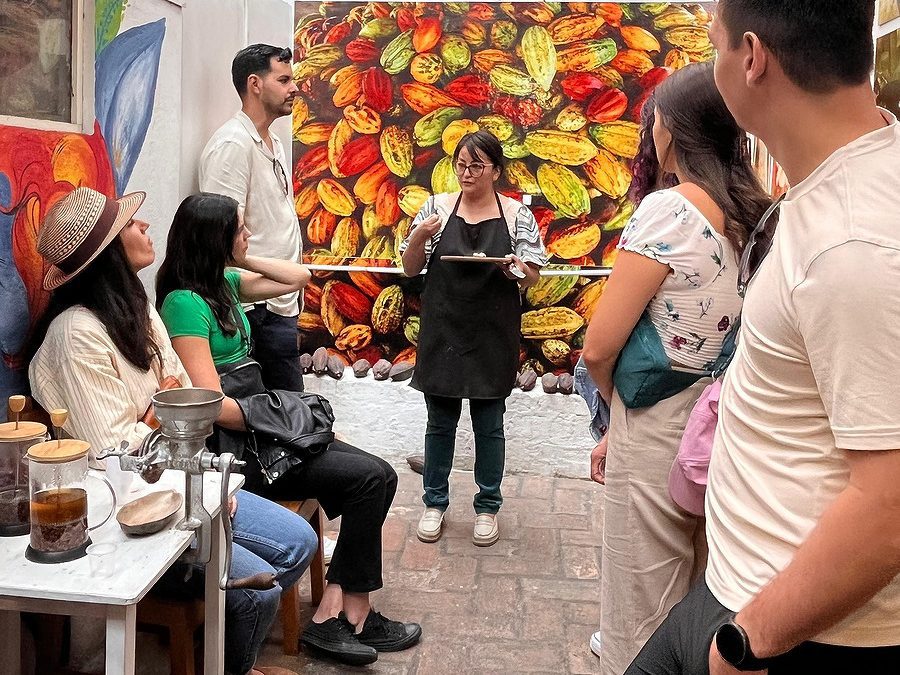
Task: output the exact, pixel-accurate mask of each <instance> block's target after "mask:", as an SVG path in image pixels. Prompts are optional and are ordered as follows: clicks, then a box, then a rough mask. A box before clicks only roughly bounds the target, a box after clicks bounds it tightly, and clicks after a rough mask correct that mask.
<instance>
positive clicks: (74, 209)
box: [37, 187, 145, 291]
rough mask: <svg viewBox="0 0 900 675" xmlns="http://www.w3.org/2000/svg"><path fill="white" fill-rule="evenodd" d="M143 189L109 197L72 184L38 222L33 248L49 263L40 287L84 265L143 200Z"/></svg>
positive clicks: (59, 282)
mask: <svg viewBox="0 0 900 675" xmlns="http://www.w3.org/2000/svg"><path fill="white" fill-rule="evenodd" d="M144 196H145V193H143V192H132V193H131V194H127V195H125V196H124V197H122V198H121V199H109V198H108V197H106V196H105V195H103V194H101V193H100V192H97V191H96V190H92V189H91V188H87V187H79V188H75V190H74V191H72V192H71V193H70V194H68V195H67V196H65V197H64V198H63V199H61V200H60V201H59V202H57V203H56V205H55V206H54V207H53V208H52V209H50V211H49V212H48V213H47V215H46V216H45V217H44V222H43V223H42V224H41V231H40V233H39V234H38V241H37V251H38V253H40V255H41V257H42V258H44V260H46V261H47V262H48V263H50V269H49V270H48V271H47V275H46V276H45V277H44V288H45V289H46V290H48V291H52V290H54V289H56V288H59V287H60V286H62V285H63V284H64V283H66V282H67V281H69V280H71V279H72V278H73V277H75V276H76V275H77V274H78V273H79V272H81V271H82V270H83V269H84V268H85V267H87V266H88V265H89V264H91V262H92V261H93V260H94V259H95V258H96V257H97V256H98V255H100V253H101V252H102V251H103V250H104V249H105V248H106V247H107V246H109V245H110V243H112V241H113V239H115V238H116V237H117V236H119V232H121V231H122V229H123V228H124V227H125V226H126V225H127V224H128V223H130V222H131V219H132V218H133V217H134V214H135V213H137V210H138V209H139V208H140V207H141V204H143V203H144Z"/></svg>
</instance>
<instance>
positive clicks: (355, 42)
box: [292, 0, 712, 376]
mask: <svg viewBox="0 0 900 675" xmlns="http://www.w3.org/2000/svg"><path fill="white" fill-rule="evenodd" d="M710 9H711V5H710V4H709V3H673V2H657V3H609V2H602V3H601V2H598V3H594V2H568V3H567V2H561V3H553V2H546V3H544V2H542V3H483V2H477V3H475V2H472V3H469V2H447V3H416V2H403V1H399V2H391V3H385V2H361V1H357V0H350V1H347V2H306V1H301V2H296V3H295V20H296V25H297V30H296V31H295V44H294V55H295V61H294V64H293V72H294V79H295V82H296V83H297V86H298V87H299V88H300V93H299V95H298V96H297V98H296V99H295V101H294V106H293V119H292V137H293V142H294V143H293V158H294V165H293V181H292V183H293V187H294V203H295V206H296V211H297V216H298V218H299V223H300V231H301V233H302V235H303V245H304V260H305V261H306V262H308V263H314V264H318V265H347V266H350V267H351V268H352V270H353V271H350V272H347V271H338V270H334V269H324V270H316V271H315V278H314V284H315V285H310V286H309V287H308V289H307V292H306V305H305V307H304V308H303V311H302V313H301V315H300V317H299V319H298V328H299V330H300V331H301V332H302V333H303V335H304V341H305V342H304V345H305V349H306V350H309V351H310V352H312V351H313V350H314V349H315V348H316V347H320V346H321V347H325V348H327V349H329V350H331V351H330V352H329V353H330V354H331V355H332V356H335V357H336V358H339V359H341V360H342V362H347V363H353V362H355V361H357V360H361V359H365V360H367V361H368V362H369V363H371V364H375V363H376V362H378V361H379V360H381V359H384V358H386V359H388V361H387V363H396V359H398V358H400V357H402V358H401V361H402V362H403V363H407V362H412V361H413V360H414V355H415V344H416V342H417V341H418V329H419V313H420V302H419V299H418V297H419V293H420V291H421V287H422V279H421V278H418V279H407V278H405V277H403V276H401V275H398V274H395V273H393V272H395V271H397V268H398V265H399V264H400V247H401V246H402V244H403V241H404V239H405V238H406V237H407V236H408V234H409V232H410V231H411V226H412V219H413V218H414V217H415V215H416V214H417V213H418V211H419V209H420V208H421V207H422V205H423V204H425V203H426V202H427V200H428V199H429V198H430V197H431V195H433V194H438V193H443V192H456V191H458V190H459V180H458V178H457V176H456V173H455V170H454V164H453V159H452V156H453V153H454V152H455V150H456V148H457V145H458V143H459V141H460V139H461V138H462V137H463V136H464V135H465V134H467V133H470V132H472V131H475V130H479V129H483V130H486V131H489V132H490V133H492V134H494V135H495V136H496V137H497V138H498V140H500V142H501V145H502V147H503V154H504V156H505V157H506V158H507V159H508V160H509V161H508V166H507V170H506V172H505V174H504V177H502V178H501V180H500V183H499V189H500V190H501V191H503V192H504V193H505V194H508V195H509V196H512V197H514V198H522V197H523V196H524V195H529V196H530V197H531V209H532V212H533V213H534V215H535V218H536V219H537V221H538V225H539V228H540V231H541V234H542V236H543V237H544V241H545V244H546V246H547V249H548V253H549V254H550V256H551V264H552V265H554V266H556V268H557V269H563V270H566V271H577V270H578V269H580V268H582V267H602V266H608V265H610V264H611V263H612V262H613V261H614V260H615V254H616V243H617V241H618V236H619V234H620V232H621V230H622V228H624V226H625V225H626V224H627V222H628V220H629V219H630V218H631V216H632V215H633V213H634V204H633V203H631V202H630V201H629V200H628V191H629V189H630V187H631V184H632V174H631V164H632V160H633V158H634V157H635V155H636V154H637V152H638V148H639V143H640V129H639V126H638V123H639V121H640V114H641V109H642V107H643V105H644V104H645V103H646V101H647V99H648V97H649V95H650V93H651V92H652V90H653V88H654V87H655V86H657V85H658V84H659V83H660V82H662V81H663V80H664V79H665V78H666V77H668V76H669V75H670V74H671V73H672V72H673V71H675V70H677V69H679V68H683V67H685V66H686V65H688V64H690V63H693V62H695V61H701V60H706V59H709V58H711V56H712V46H711V44H710V42H709V36H708V26H709V21H710V13H709V10H710ZM604 284H605V280H604V279H602V278H597V277H589V278H588V277H578V276H574V275H567V276H546V277H544V278H542V279H541V281H540V282H539V283H538V284H537V285H536V286H534V287H533V288H531V289H529V291H528V292H527V293H526V294H525V299H524V308H523V309H524V310H525V313H524V314H523V317H522V336H523V341H522V345H523V350H524V351H523V353H522V355H521V356H520V360H521V361H522V362H524V363H527V364H529V368H530V369H531V370H533V371H534V372H535V373H536V374H537V375H538V376H539V375H541V374H543V373H544V372H554V373H557V374H558V373H560V372H561V371H562V370H563V369H565V368H568V367H569V365H570V364H571V363H572V362H573V359H574V358H577V354H578V351H579V350H580V349H581V347H582V343H583V336H584V329H585V326H586V324H587V322H588V321H590V319H591V317H592V315H593V310H594V307H595V305H596V302H597V300H598V298H599V297H600V295H601V294H602V291H603V287H604ZM385 374H387V373H385Z"/></svg>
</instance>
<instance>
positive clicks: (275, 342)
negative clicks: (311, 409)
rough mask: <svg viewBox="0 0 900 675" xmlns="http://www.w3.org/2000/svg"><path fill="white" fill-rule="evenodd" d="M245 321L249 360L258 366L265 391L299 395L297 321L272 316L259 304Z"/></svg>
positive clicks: (293, 318)
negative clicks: (252, 359) (275, 390)
mask: <svg viewBox="0 0 900 675" xmlns="http://www.w3.org/2000/svg"><path fill="white" fill-rule="evenodd" d="M247 320H248V321H249V322H250V336H251V338H252V339H253V358H254V359H256V360H257V361H258V362H259V365H260V366H262V376H263V382H264V383H265V385H266V388H267V389H285V390H287V391H303V371H302V370H301V368H300V348H299V347H298V343H297V341H298V339H299V333H298V331H297V317H296V316H281V315H280V314H275V312H270V311H269V310H268V309H266V305H265V303H261V304H258V305H255V306H254V307H253V309H251V310H250V311H248V312H247Z"/></svg>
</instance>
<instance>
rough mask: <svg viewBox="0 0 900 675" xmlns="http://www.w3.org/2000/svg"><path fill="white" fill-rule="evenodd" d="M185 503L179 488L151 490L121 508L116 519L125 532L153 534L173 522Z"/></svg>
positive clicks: (137, 534) (132, 534)
mask: <svg viewBox="0 0 900 675" xmlns="http://www.w3.org/2000/svg"><path fill="white" fill-rule="evenodd" d="M183 503H184V497H182V495H181V493H180V492H178V491H177V490H162V491H160V492H151V493H150V494H148V495H145V496H143V497H140V498H138V499H135V500H134V501H133V502H129V503H128V504H126V505H125V506H123V507H122V508H121V509H119V513H118V514H116V520H117V521H119V525H120V526H121V527H122V531H123V532H125V534H128V535H131V536H141V535H146V534H153V533H154V532H159V531H160V530H163V529H165V528H166V527H168V526H169V525H170V524H171V523H172V521H173V520H174V519H175V517H176V516H177V515H178V512H179V511H180V510H181V505H182V504H183Z"/></svg>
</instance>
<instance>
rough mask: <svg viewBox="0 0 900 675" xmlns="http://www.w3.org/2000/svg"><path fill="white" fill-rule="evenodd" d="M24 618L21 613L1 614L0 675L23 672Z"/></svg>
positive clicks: (12, 674)
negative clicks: (1, 674)
mask: <svg viewBox="0 0 900 675" xmlns="http://www.w3.org/2000/svg"><path fill="white" fill-rule="evenodd" d="M21 622H22V617H21V615H20V614H19V612H15V611H5V612H0V636H2V637H0V673H9V675H19V673H21V672H22V651H21V650H22V623H21Z"/></svg>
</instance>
